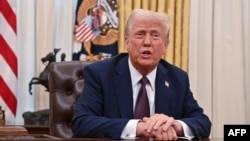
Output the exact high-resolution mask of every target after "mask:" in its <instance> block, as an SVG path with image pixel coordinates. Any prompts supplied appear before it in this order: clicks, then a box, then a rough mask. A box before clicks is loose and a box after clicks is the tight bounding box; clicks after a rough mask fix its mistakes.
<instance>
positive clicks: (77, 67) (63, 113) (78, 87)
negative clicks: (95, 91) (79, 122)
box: [48, 61, 90, 138]
mask: <svg viewBox="0 0 250 141" xmlns="http://www.w3.org/2000/svg"><path fill="white" fill-rule="evenodd" d="M88 64H90V62H85V61H68V62H53V63H51V64H50V68H49V74H48V81H49V93H50V117H49V124H50V135H52V136H55V137H60V138H71V137H73V133H72V130H71V120H72V117H73V112H74V107H75V103H76V100H77V99H78V97H79V96H80V94H81V92H82V89H83V85H84V83H83V82H84V79H83V75H82V72H83V68H84V67H85V66H86V65H88Z"/></svg>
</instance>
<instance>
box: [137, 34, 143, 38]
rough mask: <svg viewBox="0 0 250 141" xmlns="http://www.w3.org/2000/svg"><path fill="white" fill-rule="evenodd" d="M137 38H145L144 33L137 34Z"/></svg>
mask: <svg viewBox="0 0 250 141" xmlns="http://www.w3.org/2000/svg"><path fill="white" fill-rule="evenodd" d="M135 36H136V37H137V38H142V37H143V34H142V33H137V34H136V35H135Z"/></svg>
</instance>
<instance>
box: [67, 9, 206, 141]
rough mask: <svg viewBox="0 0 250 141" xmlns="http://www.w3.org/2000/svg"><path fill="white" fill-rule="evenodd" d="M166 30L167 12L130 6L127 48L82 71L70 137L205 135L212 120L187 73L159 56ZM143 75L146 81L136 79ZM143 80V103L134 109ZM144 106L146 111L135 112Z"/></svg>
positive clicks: (166, 39) (172, 137)
mask: <svg viewBox="0 0 250 141" xmlns="http://www.w3.org/2000/svg"><path fill="white" fill-rule="evenodd" d="M168 36H169V18H168V15H167V14H165V13H157V12H153V11H148V10H142V9H135V10H133V11H132V13H131V15H130V17H129V19H128V21H127V24H126V29H125V45H126V49H127V51H128V53H121V54H119V55H117V56H114V57H112V58H111V59H107V60H104V61H99V62H96V63H93V64H90V65H89V66H86V67H85V69H84V71H83V73H84V78H85V84H84V89H83V93H82V95H81V96H80V98H79V99H78V102H77V105H76V109H75V113H74V117H73V121H72V130H73V133H74V136H75V137H98V138H103V137H107V138H114V139H120V138H121V139H131V138H132V139H133V138H138V137H147V138H154V139H156V140H177V138H178V137H185V138H189V139H190V138H206V137H209V135H210V130H211V122H210V120H209V118H208V117H207V116H206V115H205V114H204V113H203V109H202V108H201V107H200V106H199V105H198V103H197V102H196V100H195V99H194V97H193V95H192V92H191V90H190V88H189V79H188V76H187V74H186V73H185V72H184V71H182V70H181V69H179V68H177V67H175V66H173V65H171V64H169V63H168V62H166V61H165V60H163V59H161V57H162V55H163V54H164V53H166V51H167V47H168V42H169V40H168ZM142 77H143V78H146V80H147V81H148V82H146V84H141V83H140V82H139V81H140V79H141V78H142ZM142 85H143V86H144V85H146V86H145V87H146V88H144V90H143V92H142V93H146V97H145V98H146V99H147V102H148V103H147V104H146V105H147V106H145V105H143V106H142V107H140V108H139V109H138V111H137V102H136V101H137V97H139V96H138V95H139V94H138V92H139V91H140V90H139V89H140V87H141V86H142ZM145 89H146V90H145ZM139 99H141V98H138V100H139ZM143 103H144V102H143ZM146 107H148V108H149V109H148V111H147V110H145V109H146ZM143 111H147V112H148V113H147V112H146V113H147V114H146V115H143V116H142V117H137V114H138V113H141V112H143ZM142 114H143V113H142Z"/></svg>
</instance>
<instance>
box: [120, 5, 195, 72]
mask: <svg viewBox="0 0 250 141" xmlns="http://www.w3.org/2000/svg"><path fill="white" fill-rule="evenodd" d="M189 2H190V1H189V0H118V5H119V9H120V10H119V12H120V13H119V47H118V50H119V52H126V50H125V48H124V31H123V30H124V26H125V21H126V19H127V18H128V16H129V13H130V12H131V11H132V10H133V9H135V8H143V9H148V10H153V11H159V12H166V13H168V14H169V16H170V18H171V21H170V22H171V25H170V26H171V28H170V29H171V30H170V37H169V39H170V44H169V47H168V50H167V53H166V54H165V55H164V56H163V59H165V60H167V61H168V62H170V63H172V64H174V65H176V66H178V67H180V68H182V69H183V70H185V71H187V70H188V48H189V43H188V36H189V30H188V29H189Z"/></svg>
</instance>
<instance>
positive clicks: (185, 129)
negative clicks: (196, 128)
mask: <svg viewBox="0 0 250 141" xmlns="http://www.w3.org/2000/svg"><path fill="white" fill-rule="evenodd" d="M176 121H177V122H179V123H180V124H181V126H182V128H183V132H184V137H178V138H179V139H187V140H191V139H193V138H194V133H193V131H192V129H191V128H190V127H189V126H188V125H187V124H186V123H185V122H183V121H181V120H176Z"/></svg>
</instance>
